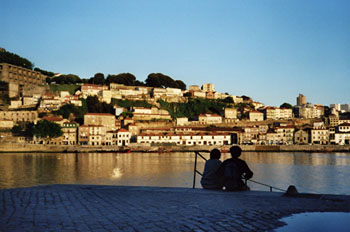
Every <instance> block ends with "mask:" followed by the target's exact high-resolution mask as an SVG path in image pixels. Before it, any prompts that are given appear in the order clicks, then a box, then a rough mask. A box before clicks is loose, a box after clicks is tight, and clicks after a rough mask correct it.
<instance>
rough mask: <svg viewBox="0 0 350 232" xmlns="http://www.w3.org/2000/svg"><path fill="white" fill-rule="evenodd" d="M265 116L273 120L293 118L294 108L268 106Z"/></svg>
mask: <svg viewBox="0 0 350 232" xmlns="http://www.w3.org/2000/svg"><path fill="white" fill-rule="evenodd" d="M264 113H265V118H266V119H271V120H279V119H291V118H293V111H292V109H285V108H277V107H266V108H265V110H264Z"/></svg>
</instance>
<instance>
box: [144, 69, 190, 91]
mask: <svg viewBox="0 0 350 232" xmlns="http://www.w3.org/2000/svg"><path fill="white" fill-rule="evenodd" d="M145 82H146V86H149V87H158V88H179V89H183V90H185V89H186V84H185V83H184V82H183V81H181V80H176V81H175V80H173V79H172V78H171V77H169V76H167V75H164V74H162V73H151V74H149V75H148V77H147V79H146V81H145Z"/></svg>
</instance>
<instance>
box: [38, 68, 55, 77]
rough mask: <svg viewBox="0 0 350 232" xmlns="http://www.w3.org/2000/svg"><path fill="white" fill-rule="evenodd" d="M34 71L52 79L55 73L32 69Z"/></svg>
mask: <svg viewBox="0 0 350 232" xmlns="http://www.w3.org/2000/svg"><path fill="white" fill-rule="evenodd" d="M34 71H37V72H40V73H41V74H43V75H45V76H48V77H53V76H54V75H55V73H53V72H49V71H46V70H43V69H40V68H37V67H36V68H34Z"/></svg>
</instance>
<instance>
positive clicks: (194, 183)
mask: <svg viewBox="0 0 350 232" xmlns="http://www.w3.org/2000/svg"><path fill="white" fill-rule="evenodd" d="M195 154H196V157H195V158H194V170H193V186H192V188H195V187H196V171H197V152H195Z"/></svg>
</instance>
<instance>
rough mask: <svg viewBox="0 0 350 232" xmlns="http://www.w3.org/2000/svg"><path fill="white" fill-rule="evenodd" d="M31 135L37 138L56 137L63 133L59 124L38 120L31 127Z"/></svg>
mask: <svg viewBox="0 0 350 232" xmlns="http://www.w3.org/2000/svg"><path fill="white" fill-rule="evenodd" d="M32 132H33V135H35V136H36V137H39V138H47V137H49V138H56V137H59V136H61V135H62V134H63V132H62V130H61V127H60V125H58V124H56V123H54V122H50V121H47V120H40V121H39V122H38V123H37V124H36V125H34V127H33V128H32Z"/></svg>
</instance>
